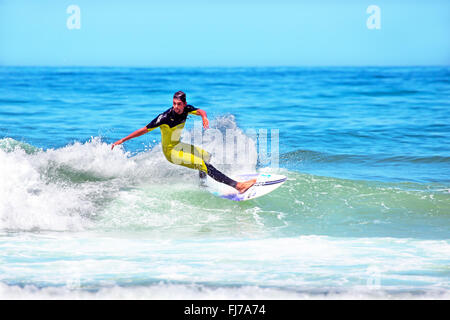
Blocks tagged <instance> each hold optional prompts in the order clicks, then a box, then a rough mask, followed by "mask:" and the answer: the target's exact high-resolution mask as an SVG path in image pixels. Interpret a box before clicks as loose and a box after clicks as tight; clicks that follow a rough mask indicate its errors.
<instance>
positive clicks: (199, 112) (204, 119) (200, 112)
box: [191, 109, 209, 129]
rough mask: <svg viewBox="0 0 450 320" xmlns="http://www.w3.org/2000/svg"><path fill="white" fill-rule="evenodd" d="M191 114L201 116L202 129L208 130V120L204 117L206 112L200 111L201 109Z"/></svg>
mask: <svg viewBox="0 0 450 320" xmlns="http://www.w3.org/2000/svg"><path fill="white" fill-rule="evenodd" d="M191 113H192V114H195V115H197V116H201V117H202V120H203V128H205V129H208V128H209V120H208V118H207V116H206V111H205V110H202V109H197V110H195V111H193V112H191Z"/></svg>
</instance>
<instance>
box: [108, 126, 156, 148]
mask: <svg viewBox="0 0 450 320" xmlns="http://www.w3.org/2000/svg"><path fill="white" fill-rule="evenodd" d="M149 131H150V130H148V129H147V127H143V128H140V129H139V130H136V131H135V132H133V133H132V134H130V135H128V136H126V137H125V138H122V139H120V140H117V141H116V142H114V143H113V145H112V146H111V150H112V149H114V147H115V146H117V145H119V144H122V143H124V142H125V141H127V140H130V139H133V138H136V137H139V136H142V135H143V134H146V133H147V132H149Z"/></svg>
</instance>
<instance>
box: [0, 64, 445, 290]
mask: <svg viewBox="0 0 450 320" xmlns="http://www.w3.org/2000/svg"><path fill="white" fill-rule="evenodd" d="M449 79H450V68H448V67H420V68H419V67H416V68H381V67H380V68H375V67H372V68H368V67H367V68H363V67H361V68H37V67H35V68H33V67H27V68H25V67H20V68H19V67H2V68H0V83H1V86H0V164H1V166H0V181H1V183H0V261H1V263H0V297H2V298H11V297H12V298H17V297H19V298H21V297H27V298H61V297H63V298H87V299H91V298H100V299H101V298H130V299H140V298H145V299H180V298H181V299H186V298H188V299H196V298H198V299H210V298H213V299H236V298H237V299H299V298H394V299H395V298H398V299H402V298H439V299H448V298H449V296H450V295H449V292H450V291H449V290H450V268H449V265H450V174H449V172H450V144H449V143H448V138H449V132H450V99H449V97H450V80H449ZM178 90H183V91H185V92H186V93H187V97H188V102H189V103H190V104H193V105H194V106H197V107H199V108H202V109H204V110H206V111H207V113H208V117H209V119H210V127H211V129H210V130H208V131H206V132H204V134H205V135H207V133H208V132H212V133H217V132H221V133H225V132H227V130H228V132H232V133H233V134H235V135H236V136H238V137H239V139H240V140H239V141H241V142H245V143H244V144H245V145H246V146H247V147H246V148H244V144H242V143H241V144H237V146H236V148H235V149H234V150H235V152H236V153H237V154H246V156H247V158H246V159H247V160H248V161H247V162H245V163H233V164H223V163H219V162H217V161H218V159H220V157H219V156H218V154H216V153H215V152H216V151H217V150H218V148H217V143H218V142H217V141H216V140H214V139H208V138H205V139H204V140H203V141H202V146H203V147H204V148H205V149H207V150H209V151H211V152H212V153H213V164H215V165H216V166H217V167H218V168H220V169H222V170H223V171H224V172H225V173H227V174H230V175H233V174H237V173H239V172H240V171H243V170H244V171H255V170H258V171H266V172H273V173H277V174H284V175H286V176H287V177H288V181H287V182H286V183H285V184H283V186H282V187H280V188H279V189H277V190H276V191H274V192H273V193H271V194H269V195H267V196H265V197H262V198H258V199H255V200H252V201H248V202H243V203H237V202H232V201H228V200H224V199H220V198H217V197H215V196H213V195H212V194H211V193H209V192H207V191H206V190H205V189H204V188H202V187H200V186H199V183H198V177H197V173H196V172H195V171H193V170H189V169H187V168H184V167H180V166H175V165H173V164H171V163H169V162H167V161H166V160H165V158H164V156H163V155H162V152H161V148H160V145H159V142H160V134H159V132H158V130H155V131H153V132H151V133H149V134H146V135H144V136H142V137H139V138H136V139H134V140H131V141H128V142H126V143H125V144H124V145H122V146H120V147H118V148H115V149H114V150H113V151H111V147H110V144H111V143H112V142H114V141H116V140H118V139H120V138H122V137H124V136H126V135H128V134H129V133H131V132H133V131H134V130H136V129H138V128H141V127H143V126H145V125H146V124H147V123H148V122H150V121H151V120H152V119H153V118H154V117H155V116H156V115H157V114H159V113H160V112H162V111H164V110H166V109H167V108H168V107H170V105H171V98H172V95H173V93H174V92H175V91H178ZM197 121H199V118H196V117H192V118H190V119H188V122H187V125H186V129H185V135H184V136H183V140H186V139H188V138H189V136H190V135H194V134H195V133H196V132H197V131H198V130H197V129H198V128H196V123H197ZM252 130H253V131H256V132H259V133H261V132H262V131H261V130H267V131H268V132H271V130H278V132H279V140H278V141H279V161H278V164H279V165H278V166H277V165H276V163H269V164H267V163H265V162H264V161H262V160H261V157H258V155H260V154H258V150H260V149H258V146H259V144H260V143H261V141H260V140H259V138H260V136H257V137H255V136H253V135H251V132H252ZM268 138H269V140H270V138H272V135H270V134H269V136H268ZM248 146H250V147H248ZM214 156H215V157H214ZM214 161H216V163H215V162H214ZM209 183H212V182H209Z"/></svg>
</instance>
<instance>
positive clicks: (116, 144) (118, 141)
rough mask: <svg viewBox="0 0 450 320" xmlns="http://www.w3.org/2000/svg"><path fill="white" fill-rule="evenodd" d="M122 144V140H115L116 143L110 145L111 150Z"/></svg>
mask: <svg viewBox="0 0 450 320" xmlns="http://www.w3.org/2000/svg"><path fill="white" fill-rule="evenodd" d="M122 143H123V140H122V139H120V140H117V141H116V142H114V143H113V144H112V146H111V150H112V149H114V147H115V146H118V145H119V144H122Z"/></svg>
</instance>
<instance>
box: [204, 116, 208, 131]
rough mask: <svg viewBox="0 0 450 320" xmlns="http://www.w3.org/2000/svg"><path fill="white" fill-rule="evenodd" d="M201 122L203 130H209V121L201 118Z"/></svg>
mask: <svg viewBox="0 0 450 320" xmlns="http://www.w3.org/2000/svg"><path fill="white" fill-rule="evenodd" d="M202 120H203V128H205V129H208V128H209V120H208V118H206V117H203V118H202Z"/></svg>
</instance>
